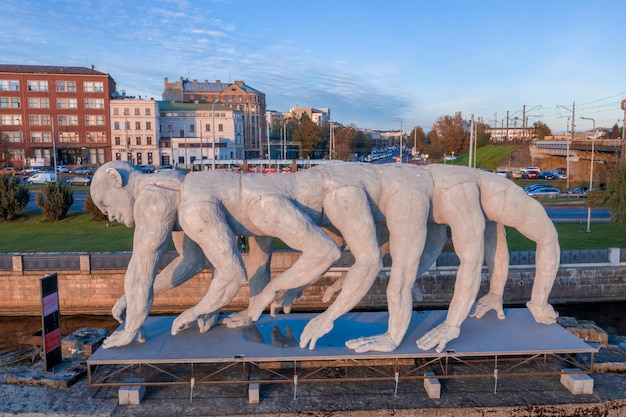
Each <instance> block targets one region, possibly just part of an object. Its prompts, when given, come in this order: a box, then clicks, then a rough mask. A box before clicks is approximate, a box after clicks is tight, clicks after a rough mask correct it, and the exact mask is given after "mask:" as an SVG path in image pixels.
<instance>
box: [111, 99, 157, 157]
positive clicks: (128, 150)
mask: <svg viewBox="0 0 626 417" xmlns="http://www.w3.org/2000/svg"><path fill="white" fill-rule="evenodd" d="M110 108H111V159H112V160H114V161H128V162H130V163H132V164H135V165H140V166H141V165H154V166H155V167H158V166H159V165H161V163H160V157H159V132H158V130H157V129H158V126H159V124H158V115H159V110H158V105H157V101H156V100H153V99H150V100H142V99H137V98H135V97H126V96H125V95H121V96H118V97H116V98H114V99H112V100H111V103H110Z"/></svg>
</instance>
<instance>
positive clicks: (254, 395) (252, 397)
mask: <svg viewBox="0 0 626 417" xmlns="http://www.w3.org/2000/svg"><path fill="white" fill-rule="evenodd" d="M258 380H259V378H258V377H252V378H250V384H248V403H249V404H258V403H259V401H260V398H261V396H260V390H261V387H260V386H259V383H258V382H254V381H258Z"/></svg>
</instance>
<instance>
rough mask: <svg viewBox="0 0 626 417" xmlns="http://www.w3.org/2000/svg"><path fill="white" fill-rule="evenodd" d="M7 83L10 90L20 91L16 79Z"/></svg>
mask: <svg viewBox="0 0 626 417" xmlns="http://www.w3.org/2000/svg"><path fill="white" fill-rule="evenodd" d="M9 84H10V89H11V91H20V82H19V81H18V80H11V81H10V82H9Z"/></svg>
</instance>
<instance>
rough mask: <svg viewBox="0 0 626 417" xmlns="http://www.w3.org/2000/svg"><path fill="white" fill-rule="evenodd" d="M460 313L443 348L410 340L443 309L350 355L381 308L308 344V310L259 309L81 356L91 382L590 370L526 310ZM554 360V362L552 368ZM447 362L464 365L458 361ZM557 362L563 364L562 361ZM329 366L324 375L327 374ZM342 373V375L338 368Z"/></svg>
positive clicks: (161, 327) (561, 335)
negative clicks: (252, 316) (393, 345)
mask: <svg viewBox="0 0 626 417" xmlns="http://www.w3.org/2000/svg"><path fill="white" fill-rule="evenodd" d="M505 313H506V319H505V320H499V319H498V318H497V317H496V315H495V313H494V312H490V313H488V314H487V315H486V316H485V317H483V318H482V319H472V318H468V319H467V320H465V322H464V323H463V325H462V328H461V335H460V337H459V338H458V339H456V340H453V341H451V342H450V343H448V345H447V348H446V350H445V352H442V353H437V352H435V351H434V350H429V351H422V350H420V349H419V348H417V346H416V344H415V341H416V340H417V339H418V338H419V337H421V336H422V335H423V334H424V333H426V332H427V331H429V330H431V329H432V328H434V327H435V326H436V325H437V324H439V323H441V322H443V320H444V319H445V316H446V311H424V312H414V313H413V315H412V319H411V324H410V327H409V329H408V331H407V335H406V337H405V338H404V341H403V343H402V344H401V345H400V346H399V347H398V348H397V349H396V350H395V351H393V352H390V353H382V352H368V353H362V354H358V353H355V352H353V351H352V350H349V349H347V348H346V347H345V346H344V344H345V341H346V340H348V339H352V338H356V337H363V336H370V335H376V334H380V333H383V332H385V330H386V329H387V319H388V314H387V313H383V312H362V313H349V314H346V315H344V316H343V317H342V318H341V319H339V320H337V321H336V322H335V326H334V328H333V330H332V331H331V332H330V333H329V334H328V335H326V336H324V337H323V338H321V339H320V340H318V342H317V345H316V347H315V349H314V350H309V349H301V348H300V347H299V345H298V342H297V341H298V340H299V337H300V334H301V332H302V330H303V328H304V326H305V325H306V323H307V322H308V321H309V320H310V319H311V318H313V317H315V314H289V315H279V316H276V317H271V316H269V315H264V316H262V317H261V319H260V320H259V321H258V322H257V323H255V325H253V326H249V327H245V328H240V329H229V328H227V327H225V326H217V327H215V328H212V329H211V330H209V331H208V332H207V333H200V332H199V331H198V330H197V328H191V329H188V330H186V331H184V332H182V333H179V334H178V335H176V336H172V335H171V334H170V328H171V324H172V321H173V320H174V317H150V318H149V319H148V321H147V322H146V325H145V335H146V339H147V341H146V343H144V344H139V343H133V344H131V345H129V346H124V347H120V348H113V349H102V348H100V349H98V350H97V351H96V352H95V353H94V354H93V355H92V356H91V357H90V358H89V359H88V360H87V365H88V384H89V385H90V386H95V387H101V386H122V385H133V384H132V383H131V384H129V383H127V382H125V381H127V380H128V379H129V378H134V379H135V381H142V382H135V383H134V384H137V385H145V386H150V385H190V386H191V387H192V389H193V386H194V385H200V384H250V383H251V379H254V382H255V383H263V384H265V383H271V384H275V383H290V384H294V386H297V385H298V384H299V383H306V382H346V381H374V380H375V381H381V380H390V381H395V383H396V386H397V384H398V382H399V381H403V380H418V379H425V378H426V377H425V376H424V374H425V373H426V372H435V374H436V377H437V378H439V379H445V378H494V379H495V380H496V382H497V379H498V378H502V377H508V376H524V375H532V376H545V375H560V374H561V368H563V367H573V368H580V369H581V371H580V372H581V373H591V372H592V370H593V360H594V355H595V353H597V350H598V349H597V348H596V347H593V346H591V345H589V344H587V343H585V342H583V341H582V340H580V339H579V338H577V337H576V336H574V335H572V334H571V333H569V332H568V331H567V330H565V329H564V328H562V327H561V326H559V325H558V324H553V325H543V324H538V323H536V322H535V321H534V319H533V317H532V315H531V314H530V312H529V311H528V310H527V309H525V308H518V309H507V310H505ZM555 361H556V362H557V364H556V365H555ZM452 364H462V365H463V367H462V368H461V367H458V366H455V367H454V370H453V371H452V370H451V365H452ZM563 364H565V366H563ZM329 369H332V372H328V370H329ZM339 370H341V372H338V371H339Z"/></svg>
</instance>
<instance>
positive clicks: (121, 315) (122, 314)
mask: <svg viewBox="0 0 626 417" xmlns="http://www.w3.org/2000/svg"><path fill="white" fill-rule="evenodd" d="M111 314H112V315H113V318H114V319H115V320H117V321H118V322H119V323H124V320H126V297H125V296H121V297H120V298H119V299H118V300H117V301H116V302H115V304H114V305H113V308H112V309H111Z"/></svg>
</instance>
